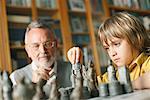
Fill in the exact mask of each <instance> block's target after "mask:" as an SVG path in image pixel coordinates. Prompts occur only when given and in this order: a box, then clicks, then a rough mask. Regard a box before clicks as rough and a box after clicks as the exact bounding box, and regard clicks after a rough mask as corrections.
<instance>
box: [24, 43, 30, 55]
mask: <svg viewBox="0 0 150 100" xmlns="http://www.w3.org/2000/svg"><path fill="white" fill-rule="evenodd" d="M25 50H26V52H27V55H28V57H29V58H30V57H31V56H30V50H29V48H28V46H27V45H25Z"/></svg>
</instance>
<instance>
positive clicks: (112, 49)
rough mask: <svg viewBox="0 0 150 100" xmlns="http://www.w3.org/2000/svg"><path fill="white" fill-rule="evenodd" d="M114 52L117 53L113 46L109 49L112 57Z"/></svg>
mask: <svg viewBox="0 0 150 100" xmlns="http://www.w3.org/2000/svg"><path fill="white" fill-rule="evenodd" d="M116 54H117V52H116V51H115V50H114V48H111V49H110V55H111V56H112V57H114V56H115V55H116Z"/></svg>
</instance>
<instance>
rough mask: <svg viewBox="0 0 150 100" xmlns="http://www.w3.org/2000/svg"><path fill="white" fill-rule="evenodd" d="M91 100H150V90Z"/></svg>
mask: <svg viewBox="0 0 150 100" xmlns="http://www.w3.org/2000/svg"><path fill="white" fill-rule="evenodd" d="M89 100H150V89H145V90H138V91H134V92H132V93H128V94H122V95H118V96H113V97H110V96H109V97H105V98H104V97H96V98H92V99H89Z"/></svg>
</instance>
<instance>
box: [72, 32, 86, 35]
mask: <svg viewBox="0 0 150 100" xmlns="http://www.w3.org/2000/svg"><path fill="white" fill-rule="evenodd" d="M72 35H89V33H88V32H72Z"/></svg>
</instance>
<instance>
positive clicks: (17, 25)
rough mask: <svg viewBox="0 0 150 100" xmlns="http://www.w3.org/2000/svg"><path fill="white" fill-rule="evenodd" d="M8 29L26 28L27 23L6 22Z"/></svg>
mask: <svg viewBox="0 0 150 100" xmlns="http://www.w3.org/2000/svg"><path fill="white" fill-rule="evenodd" d="M8 26H9V28H24V29H25V28H26V27H27V26H28V23H16V22H8Z"/></svg>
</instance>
